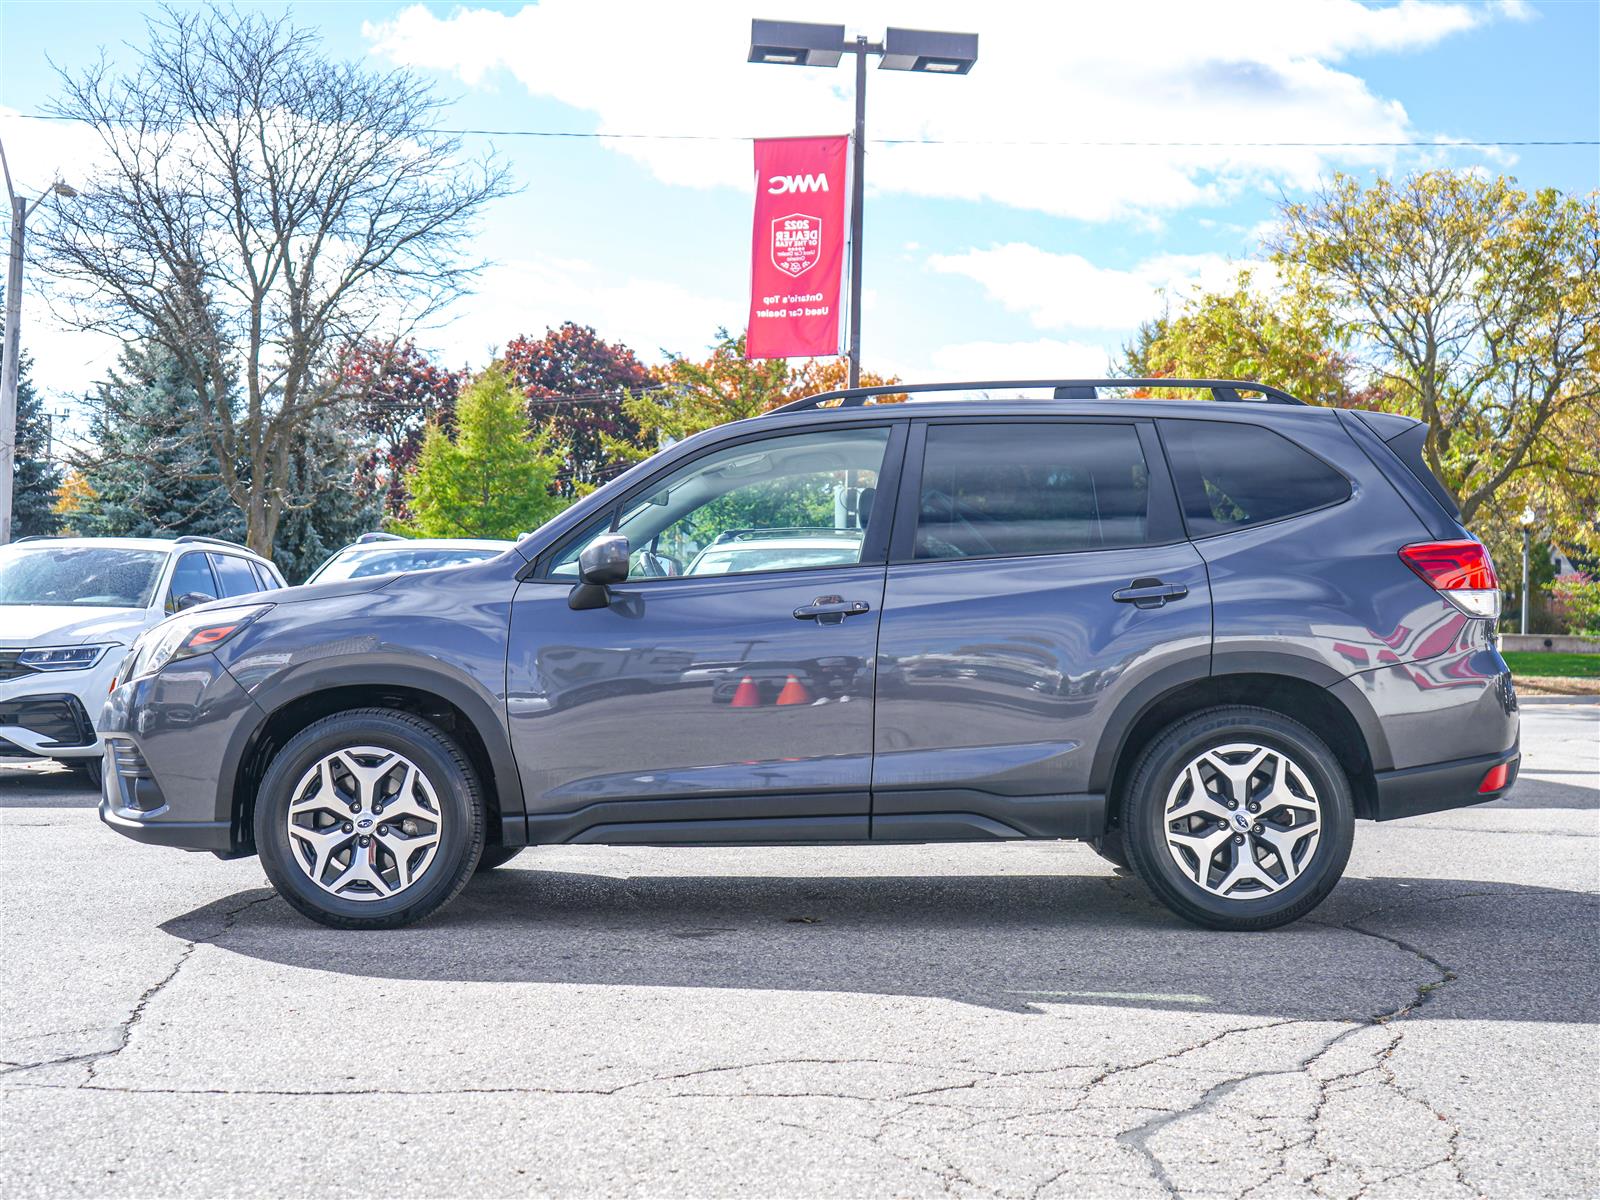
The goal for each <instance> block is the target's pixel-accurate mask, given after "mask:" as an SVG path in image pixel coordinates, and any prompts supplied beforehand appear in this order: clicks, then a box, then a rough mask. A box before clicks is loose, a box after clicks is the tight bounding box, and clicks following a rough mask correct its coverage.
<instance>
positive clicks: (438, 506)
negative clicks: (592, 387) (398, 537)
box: [402, 363, 568, 538]
mask: <svg viewBox="0 0 1600 1200" xmlns="http://www.w3.org/2000/svg"><path fill="white" fill-rule="evenodd" d="M524 403H525V401H524V397H523V394H522V391H521V390H520V389H519V388H518V387H517V386H516V383H515V381H514V379H513V378H512V375H511V373H510V372H509V371H508V370H507V369H506V368H505V367H504V366H502V365H500V364H498V363H497V364H496V365H494V366H492V367H490V368H489V369H488V370H487V371H485V372H484V373H483V374H482V375H479V376H478V377H477V378H476V379H474V380H473V381H472V383H471V384H469V385H468V386H467V387H465V388H463V389H462V392H461V397H460V400H459V401H458V403H457V406H456V428H457V433H456V436H455V438H454V440H452V439H451V437H450V436H449V435H448V434H446V433H445V432H444V430H442V429H441V428H439V426H437V425H434V426H431V427H430V428H429V430H428V435H427V437H426V439H424V441H423V443H422V453H421V454H419V455H418V456H417V465H416V467H415V468H413V470H412V471H411V473H410V474H409V475H408V476H407V477H406V487H407V491H408V492H409V500H408V506H409V508H410V510H411V512H412V514H413V516H412V519H411V521H410V522H408V523H407V524H406V525H404V526H402V528H404V529H405V530H406V531H407V532H409V533H411V534H413V535H414V536H417V537H501V538H510V537H516V536H517V535H518V534H519V533H525V532H527V531H528V530H530V529H535V528H537V527H538V526H540V525H542V524H544V522H546V521H548V520H549V519H550V518H551V517H553V516H555V514H556V513H558V512H560V511H561V510H562V509H563V508H565V507H566V505H567V503H568V501H566V500H564V499H562V498H559V497H557V496H553V495H551V494H550V484H551V483H552V481H553V480H554V479H555V477H556V473H557V472H558V471H559V470H560V469H561V466H562V462H563V459H564V457H565V453H564V448H561V447H556V446H554V445H553V442H554V438H553V436H552V434H551V431H550V430H549V429H545V430H543V431H541V432H540V433H539V434H538V435H536V436H535V437H532V438H530V437H529V436H528V422H527V416H526V414H525V412H524V410H523V405H524Z"/></svg>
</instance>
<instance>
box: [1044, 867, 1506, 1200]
mask: <svg viewBox="0 0 1600 1200" xmlns="http://www.w3.org/2000/svg"><path fill="white" fill-rule="evenodd" d="M1490 894H1495V893H1486V892H1464V893H1458V894H1455V895H1452V896H1447V897H1434V898H1432V899H1430V900H1429V901H1427V902H1428V903H1438V902H1440V901H1442V900H1447V899H1466V898H1468V897H1471V896H1479V895H1490ZM1390 907H1393V906H1392V905H1383V906H1380V907H1378V908H1375V909H1372V910H1369V911H1368V912H1366V913H1363V914H1361V915H1360V916H1358V917H1356V918H1353V919H1351V920H1349V921H1343V922H1340V923H1338V924H1336V925H1335V924H1332V923H1329V922H1321V921H1316V922H1313V923H1315V924H1319V925H1324V926H1325V927H1327V928H1331V929H1343V930H1346V931H1348V932H1350V933H1354V934H1357V935H1359V936H1361V937H1369V938H1374V939H1376V940H1378V941H1381V942H1385V943H1387V944H1388V945H1390V946H1393V947H1395V948H1396V949H1398V950H1401V951H1403V952H1405V953H1406V954H1409V955H1411V956H1413V957H1415V958H1416V959H1418V960H1419V961H1421V962H1422V963H1424V964H1426V965H1427V966H1428V967H1430V968H1431V969H1432V970H1434V971H1436V972H1437V973H1438V977H1437V978H1436V979H1433V980H1427V981H1424V982H1422V983H1419V984H1418V985H1417V989H1416V994H1415V995H1414V996H1413V997H1412V998H1411V999H1409V1000H1407V1001H1406V1002H1405V1003H1404V1004H1401V1005H1399V1006H1398V1007H1396V1008H1393V1009H1390V1010H1387V1011H1384V1012H1378V1013H1373V1014H1371V1015H1369V1016H1367V1017H1366V1018H1364V1019H1361V1020H1360V1022H1359V1023H1358V1024H1353V1025H1351V1026H1350V1027H1349V1028H1347V1029H1343V1030H1341V1031H1340V1032H1338V1033H1337V1034H1335V1035H1334V1036H1333V1037H1331V1038H1329V1039H1327V1040H1326V1041H1325V1042H1324V1043H1323V1044H1322V1045H1321V1046H1319V1047H1318V1048H1317V1049H1315V1050H1314V1051H1312V1052H1311V1053H1310V1054H1308V1055H1306V1056H1305V1057H1303V1058H1302V1059H1301V1060H1300V1061H1299V1062H1298V1063H1296V1064H1295V1065H1293V1066H1291V1067H1274V1068H1270V1069H1264V1070H1260V1071H1250V1072H1246V1073H1245V1074H1242V1075H1236V1076H1231V1077H1229V1078H1227V1079H1223V1080H1220V1081H1218V1082H1217V1083H1214V1084H1212V1085H1211V1086H1210V1087H1208V1088H1206V1089H1205V1091H1203V1092H1202V1093H1201V1094H1200V1096H1199V1098H1198V1099H1196V1101H1195V1102H1194V1103H1193V1104H1190V1105H1189V1106H1187V1107H1185V1108H1182V1109H1177V1110H1172V1111H1167V1112H1162V1113H1161V1114H1160V1115H1159V1116H1157V1117H1155V1118H1153V1119H1151V1120H1149V1121H1146V1122H1145V1123H1144V1124H1142V1125H1139V1126H1136V1127H1134V1128H1133V1129H1129V1130H1125V1131H1124V1132H1123V1133H1121V1134H1119V1135H1118V1136H1117V1141H1118V1142H1119V1143H1121V1144H1123V1145H1126V1146H1130V1147H1131V1148H1133V1149H1134V1150H1136V1151H1137V1152H1138V1153H1139V1154H1140V1155H1141V1156H1142V1157H1143V1158H1144V1159H1145V1161H1146V1163H1147V1164H1148V1165H1149V1167H1150V1169H1151V1171H1152V1173H1153V1174H1154V1176H1155V1179H1156V1182H1157V1184H1159V1185H1160V1186H1161V1188H1162V1190H1163V1191H1164V1192H1165V1193H1166V1194H1167V1195H1168V1196H1173V1197H1177V1196H1180V1195H1181V1194H1182V1193H1181V1192H1180V1191H1179V1189H1178V1186H1177V1184H1176V1183H1175V1182H1174V1181H1173V1179H1172V1176H1171V1175H1170V1173H1169V1172H1168V1171H1167V1166H1166V1163H1165V1162H1164V1161H1163V1160H1162V1158H1161V1156H1160V1155H1159V1154H1158V1153H1157V1152H1156V1151H1155V1150H1154V1148H1153V1147H1152V1146H1151V1144H1150V1143H1151V1141H1152V1139H1154V1138H1155V1137H1156V1135H1157V1134H1159V1133H1160V1132H1161V1131H1162V1130H1163V1129H1165V1128H1166V1127H1168V1126H1170V1125H1172V1124H1174V1123H1175V1122H1177V1121H1180V1120H1183V1119H1184V1118H1186V1117H1193V1116H1197V1115H1199V1114H1200V1113H1203V1112H1205V1111H1206V1110H1208V1109H1210V1108H1212V1107H1213V1106H1215V1105H1217V1104H1219V1103H1221V1102H1222V1101H1224V1100H1225V1099H1226V1098H1227V1097H1228V1096H1230V1095H1232V1094H1233V1093H1234V1092H1235V1091H1237V1090H1238V1089H1240V1088H1242V1087H1244V1086H1245V1085H1247V1084H1249V1083H1251V1082H1253V1081H1255V1080H1257V1079H1265V1078H1271V1077H1274V1076H1282V1075H1306V1074H1308V1073H1309V1072H1310V1071H1311V1070H1312V1069H1313V1068H1314V1067H1315V1066H1316V1064H1317V1063H1318V1062H1319V1061H1320V1060H1321V1059H1323V1058H1325V1057H1326V1056H1327V1055H1328V1054H1330V1053H1331V1052H1332V1051H1333V1050H1334V1049H1335V1048H1336V1047H1338V1046H1339V1045H1340V1044H1341V1043H1342V1042H1344V1041H1345V1040H1347V1039H1349V1038H1351V1037H1354V1036H1356V1035H1357V1034H1359V1033H1362V1032H1363V1031H1365V1030H1367V1029H1371V1028H1373V1027H1374V1026H1387V1025H1389V1024H1390V1023H1391V1022H1394V1021H1399V1020H1403V1019H1404V1018H1406V1017H1408V1016H1410V1015H1411V1014H1412V1013H1414V1012H1416V1011H1417V1010H1418V1009H1419V1008H1421V1007H1423V1006H1424V1005H1426V1004H1428V1003H1430V1002H1432V1001H1433V1000H1435V999H1437V997H1438V996H1439V994H1440V993H1441V992H1442V990H1443V989H1444V988H1446V987H1448V986H1449V985H1450V984H1451V983H1453V982H1455V980H1456V979H1457V978H1458V976H1457V974H1456V972H1455V971H1454V970H1453V969H1452V968H1450V967H1448V966H1446V965H1445V964H1444V963H1443V962H1441V961H1440V960H1439V959H1438V958H1437V957H1436V956H1435V955H1433V954H1431V953H1429V952H1428V951H1426V950H1424V949H1422V948H1420V947H1418V946H1414V945H1412V944H1411V943H1409V942H1407V941H1405V940H1403V939H1401V938H1397V937H1394V936H1393V935H1391V934H1386V933H1381V932H1379V931H1377V930H1375V929H1369V928H1366V927H1364V926H1362V925H1358V924H1356V922H1357V921H1364V920H1368V919H1370V918H1371V917H1372V916H1375V915H1376V914H1377V913H1379V912H1382V911H1385V910H1386V909H1387V908H1390ZM1347 1020H1348V1018H1347ZM1306 1023H1310V1022H1305V1021H1285V1022H1280V1023H1279V1024H1281V1025H1290V1024H1306ZM1404 1036H1405V1035H1404V1032H1403V1031H1396V1033H1395V1035H1394V1036H1393V1037H1392V1038H1391V1039H1390V1040H1389V1041H1388V1043H1387V1044H1386V1045H1385V1046H1384V1047H1383V1048H1381V1049H1379V1050H1376V1051H1374V1052H1373V1058H1374V1061H1373V1063H1372V1065H1371V1066H1368V1067H1364V1068H1362V1069H1360V1070H1357V1071H1350V1072H1345V1073H1343V1074H1341V1075H1336V1076H1332V1077H1330V1078H1328V1079H1324V1080H1319V1081H1318V1091H1317V1102H1316V1104H1315V1106H1314V1107H1313V1111H1312V1115H1311V1117H1310V1119H1309V1120H1308V1121H1307V1122H1306V1124H1307V1125H1308V1126H1309V1130H1310V1132H1309V1135H1308V1137H1307V1138H1305V1139H1302V1140H1301V1141H1300V1142H1291V1143H1285V1144H1283V1145H1282V1147H1281V1150H1280V1154H1279V1159H1278V1165H1277V1168H1276V1169H1275V1170H1273V1171H1271V1172H1269V1174H1268V1175H1267V1176H1266V1177H1265V1178H1264V1179H1262V1180H1259V1181H1257V1182H1256V1183H1254V1184H1252V1185H1251V1186H1250V1187H1249V1188H1246V1189H1245V1190H1244V1192H1241V1193H1240V1196H1241V1197H1242V1196H1243V1195H1245V1194H1247V1193H1248V1192H1250V1191H1253V1190H1255V1189H1256V1188H1258V1187H1260V1186H1262V1185H1264V1184H1265V1183H1268V1182H1271V1181H1272V1180H1273V1179H1275V1178H1277V1177H1278V1175H1280V1174H1282V1172H1283V1171H1284V1170H1285V1169H1286V1163H1287V1155H1288V1152H1289V1150H1291V1149H1292V1148H1294V1147H1295V1146H1297V1145H1309V1146H1311V1147H1312V1148H1313V1149H1315V1147H1316V1143H1317V1139H1318V1133H1319V1129H1320V1126H1319V1122H1320V1120H1321V1117H1322V1113H1323V1110H1324V1109H1325V1108H1326V1105H1327V1102H1328V1097H1329V1094H1330V1089H1332V1087H1333V1085H1334V1084H1336V1083H1340V1082H1345V1081H1348V1080H1351V1079H1356V1078H1359V1077H1361V1076H1363V1075H1368V1074H1371V1073H1372V1072H1374V1071H1378V1072H1380V1073H1381V1074H1382V1075H1383V1077H1384V1082H1385V1085H1386V1086H1389V1087H1392V1088H1393V1089H1394V1091H1395V1092H1396V1093H1398V1094H1399V1095H1401V1096H1403V1097H1404V1098H1405V1099H1407V1100H1409V1101H1411V1102H1412V1103H1414V1104H1417V1105H1419V1106H1420V1107H1422V1108H1423V1109H1425V1110H1426V1111H1428V1112H1429V1113H1431V1114H1432V1115H1433V1116H1434V1117H1435V1118H1436V1119H1437V1120H1439V1121H1441V1122H1443V1123H1444V1124H1445V1125H1446V1126H1447V1128H1448V1130H1449V1133H1448V1135H1447V1137H1448V1145H1449V1153H1448V1154H1447V1155H1446V1156H1445V1157H1444V1158H1443V1159H1442V1160H1440V1163H1449V1164H1450V1165H1451V1167H1452V1168H1453V1170H1454V1171H1455V1174H1456V1177H1457V1181H1458V1182H1459V1183H1460V1185H1461V1186H1462V1187H1463V1188H1465V1189H1467V1190H1468V1191H1469V1192H1470V1191H1471V1185H1470V1184H1469V1183H1468V1182H1467V1179H1466V1176H1465V1174H1464V1172H1463V1170H1462V1167H1461V1165H1460V1163H1459V1161H1457V1158H1456V1151H1457V1149H1458V1145H1459V1141H1460V1137H1461V1130H1460V1128H1459V1127H1458V1126H1457V1125H1456V1124H1455V1123H1454V1122H1453V1121H1451V1120H1450V1119H1449V1118H1448V1117H1447V1116H1446V1115H1445V1114H1443V1113H1441V1112H1439V1111H1438V1110H1437V1109H1436V1108H1434V1107H1433V1106H1432V1105H1431V1104H1428V1103H1427V1102H1425V1101H1423V1100H1421V1099H1420V1098H1419V1097H1417V1096H1414V1095H1412V1094H1410V1093H1409V1092H1408V1091H1407V1090H1406V1089H1404V1088H1403V1087H1402V1086H1401V1085H1400V1083H1399V1080H1398V1079H1397V1078H1396V1076H1395V1075H1394V1072H1393V1070H1392V1069H1390V1068H1389V1067H1388V1059H1389V1057H1390V1056H1391V1055H1392V1054H1393V1053H1394V1051H1395V1049H1396V1048H1397V1047H1398V1046H1399V1045H1400V1043H1401V1041H1402V1039H1403V1038H1404ZM1157 1061H1159V1060H1157ZM1318 1153H1322V1152H1321V1151H1318ZM1323 1159H1324V1161H1325V1162H1327V1163H1328V1164H1329V1166H1328V1167H1326V1168H1324V1169H1323V1171H1321V1172H1313V1173H1311V1174H1310V1175H1307V1176H1305V1177H1303V1178H1302V1179H1300V1180H1298V1181H1297V1182H1298V1183H1300V1184H1302V1185H1305V1184H1309V1183H1311V1180H1312V1179H1313V1178H1314V1177H1315V1176H1316V1175H1318V1174H1326V1173H1327V1172H1328V1171H1330V1170H1331V1169H1332V1158H1331V1156H1329V1155H1327V1154H1323ZM1440 1163H1433V1164H1429V1166H1428V1168H1420V1167H1412V1168H1407V1169H1406V1171H1404V1172H1401V1173H1400V1174H1401V1175H1404V1174H1408V1173H1413V1172H1415V1171H1419V1170H1422V1169H1431V1167H1433V1166H1438V1165H1440ZM1397 1177H1398V1176H1397ZM1056 1178H1059V1176H1057V1177H1056ZM1048 1182H1049V1181H1047V1183H1046V1184H1044V1185H1041V1189H1042V1187H1043V1186H1048ZM1378 1182H1379V1181H1376V1180H1374V1181H1370V1182H1364V1183H1363V1185H1362V1189H1361V1192H1362V1193H1364V1192H1365V1191H1367V1190H1368V1189H1369V1188H1370V1187H1373V1186H1376V1185H1377V1183H1378ZM1039 1190H1040V1189H1036V1190H1035V1193H1034V1195H1035V1196H1037V1195H1038V1191H1039ZM1319 1194H1321V1193H1320V1191H1319ZM1360 1194H1361V1193H1358V1195H1360Z"/></svg>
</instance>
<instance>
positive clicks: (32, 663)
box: [17, 642, 117, 671]
mask: <svg viewBox="0 0 1600 1200" xmlns="http://www.w3.org/2000/svg"><path fill="white" fill-rule="evenodd" d="M116 644H117V643H115V642H98V643H95V644H92V645H88V646H36V647H35V648H34V649H32V650H24V651H23V652H22V653H21V654H19V655H17V665H18V666H19V667H31V668H33V669H34V670H35V671H82V670H84V669H85V668H86V667H92V666H94V665H95V663H97V662H99V661H100V659H101V658H102V657H103V656H104V655H105V652H106V651H107V650H110V649H111V648H112V647H113V646H115V645H116Z"/></svg>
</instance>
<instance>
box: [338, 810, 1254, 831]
mask: <svg viewBox="0 0 1600 1200" xmlns="http://www.w3.org/2000/svg"><path fill="white" fill-rule="evenodd" d="M1233 823H1234V824H1235V825H1237V826H1238V827H1239V828H1240V829H1249V828H1250V818H1249V817H1247V816H1245V815H1244V813H1242V812H1236V813H1234V814H1233ZM367 824H369V825H370V824H372V822H370V821H368V822H367Z"/></svg>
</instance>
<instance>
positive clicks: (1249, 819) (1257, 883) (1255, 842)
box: [1162, 742, 1322, 900]
mask: <svg viewBox="0 0 1600 1200" xmlns="http://www.w3.org/2000/svg"><path fill="white" fill-rule="evenodd" d="M1162 822H1163V832H1164V836H1165V839H1166V843H1167V852H1168V853H1169V854H1171V855H1172V860H1173V862H1175V863H1176V864H1177V865H1178V869H1179V870H1180V871H1181V872H1182V873H1183V874H1184V876H1185V877H1186V878H1188V879H1189V880H1190V881H1191V882H1193V883H1195V884H1196V885H1198V886H1199V887H1201V888H1203V889H1204V890H1205V891H1207V892H1209V893H1211V894H1212V895H1214V896H1221V897H1224V898H1225V899H1229V900H1253V899H1257V898H1259V897H1262V896H1267V895H1271V894H1272V893H1274V892H1277V891H1281V890H1282V889H1283V888H1285V887H1287V886H1289V884H1291V883H1293V882H1294V881H1295V880H1296V879H1298V878H1299V877H1300V875H1301V874H1302V873H1303V872H1304V871H1305V869H1306V868H1307V867H1308V866H1309V865H1310V863H1311V861H1312V859H1313V858H1314V857H1315V856H1316V853H1317V843H1318V841H1319V840H1320V838H1321V833H1322V808H1321V805H1320V804H1319V803H1318V800H1317V792H1316V789H1315V787H1313V786H1312V783H1311V778H1310V776H1309V775H1308V774H1307V772H1306V770H1305V769H1304V768H1303V767H1302V766H1300V764H1298V763H1297V762H1295V761H1294V760H1293V759H1292V758H1290V757H1289V756H1288V755H1287V754H1285V753H1283V751H1281V750H1277V749H1275V748H1273V747H1270V746H1262V745H1257V744H1255V743H1251V742H1229V743H1227V744H1225V745H1220V746H1215V747H1213V748H1211V749H1209V750H1206V751H1204V752H1202V753H1200V754H1198V755H1196V756H1195V757H1194V758H1192V759H1191V760H1190V761H1189V762H1188V764H1187V765H1185V766H1184V768H1183V769H1182V770H1181V771H1179V772H1178V775H1177V778H1176V779H1175V780H1174V781H1173V784H1172V787H1171V788H1170V789H1168V791H1167V800H1166V806H1165V808H1164V809H1163V816H1162Z"/></svg>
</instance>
